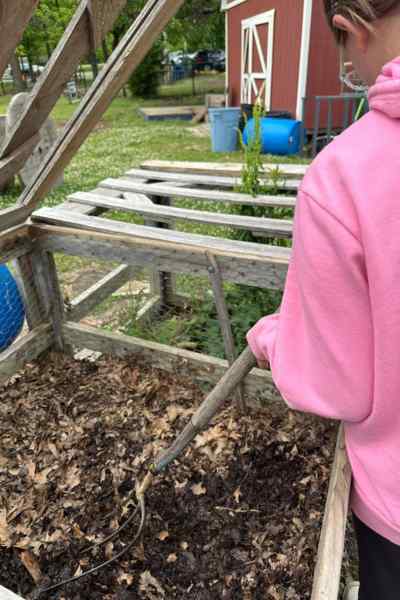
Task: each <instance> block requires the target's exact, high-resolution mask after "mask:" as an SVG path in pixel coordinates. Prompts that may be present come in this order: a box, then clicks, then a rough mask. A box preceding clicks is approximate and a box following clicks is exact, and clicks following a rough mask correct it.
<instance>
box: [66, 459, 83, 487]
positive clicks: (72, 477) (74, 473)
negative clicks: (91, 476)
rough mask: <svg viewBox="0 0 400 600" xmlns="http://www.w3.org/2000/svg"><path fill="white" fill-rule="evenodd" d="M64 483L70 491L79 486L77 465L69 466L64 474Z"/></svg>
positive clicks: (79, 479)
mask: <svg viewBox="0 0 400 600" xmlns="http://www.w3.org/2000/svg"><path fill="white" fill-rule="evenodd" d="M65 481H66V486H67V487H68V488H69V489H71V490H72V489H73V488H75V487H77V486H78V485H79V484H80V482H81V478H80V469H79V467H78V465H71V466H70V467H68V469H67V472H66V477H65Z"/></svg>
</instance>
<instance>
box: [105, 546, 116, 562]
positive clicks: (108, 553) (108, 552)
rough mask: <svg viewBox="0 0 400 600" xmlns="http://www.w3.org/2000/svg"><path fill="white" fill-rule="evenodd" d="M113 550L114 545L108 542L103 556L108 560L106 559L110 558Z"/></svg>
mask: <svg viewBox="0 0 400 600" xmlns="http://www.w3.org/2000/svg"><path fill="white" fill-rule="evenodd" d="M113 550H114V544H113V543H112V542H108V544H106V547H105V550H104V554H105V555H106V558H108V559H110V558H112V555H113Z"/></svg>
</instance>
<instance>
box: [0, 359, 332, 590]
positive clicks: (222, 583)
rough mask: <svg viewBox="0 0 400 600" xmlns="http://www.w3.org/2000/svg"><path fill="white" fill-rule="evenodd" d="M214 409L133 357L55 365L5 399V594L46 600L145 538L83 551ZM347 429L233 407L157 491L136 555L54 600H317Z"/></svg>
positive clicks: (36, 369) (1, 560) (279, 411)
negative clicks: (322, 542)
mask: <svg viewBox="0 0 400 600" xmlns="http://www.w3.org/2000/svg"><path fill="white" fill-rule="evenodd" d="M203 397H204V393H203V391H202V390H201V389H200V388H199V387H198V386H196V385H195V384H193V382H192V381H190V380H188V379H186V378H184V377H181V376H179V374H174V375H170V374H166V373H165V372H161V371H158V370H155V369H152V368H149V366H146V365H143V364H140V363H138V362H136V360H134V359H132V360H131V361H121V360H115V359H111V358H102V359H100V360H99V361H97V362H95V363H93V362H89V361H76V360H74V359H70V358H66V357H62V356H58V355H51V356H50V357H46V358H45V359H42V360H41V361H40V362H37V363H34V364H31V365H28V367H27V368H26V369H25V371H24V372H22V373H20V374H18V375H16V376H14V377H13V378H12V380H10V381H9V382H7V383H6V384H3V385H0V584H1V585H3V586H5V587H7V588H9V589H11V590H13V591H15V592H17V593H19V594H21V596H23V597H24V598H33V597H34V593H35V590H37V589H38V586H40V585H41V584H46V583H47V584H50V583H55V582H57V581H59V580H60V578H66V577H69V576H72V575H74V574H79V573H81V572H82V571H85V570H87V569H88V568H90V567H91V566H94V565H96V564H98V563H99V562H101V561H102V560H105V559H107V558H110V557H111V556H112V555H113V554H116V553H117V552H118V551H119V550H121V549H122V548H123V545H124V544H126V543H128V542H129V540H130V539H131V537H132V535H133V529H132V528H128V529H127V531H126V532H124V534H122V535H121V540H120V541H117V540H113V541H112V542H109V543H108V544H107V545H106V546H105V547H104V548H103V549H100V550H99V549H97V550H96V551H95V552H92V553H89V554H84V553H83V549H86V548H87V546H88V545H90V544H92V543H94V542H98V541H100V540H101V539H103V538H104V537H105V536H107V535H108V534H110V533H111V532H112V531H113V530H114V529H116V528H117V527H118V526H119V525H121V524H122V523H123V522H124V521H125V520H126V518H127V517H128V515H129V513H130V511H131V509H132V506H133V502H134V496H133V497H132V492H133V490H134V485H135V480H136V477H137V476H141V475H142V474H143V471H144V465H145V464H147V463H148V462H149V461H150V462H151V460H152V457H154V456H155V454H157V453H158V452H159V451H160V450H161V449H162V448H164V447H166V446H168V445H169V444H170V443H171V442H172V441H173V439H174V437H175V435H176V434H177V432H179V431H181V430H182V428H183V427H184V425H185V424H186V423H187V420H188V419H189V418H190V416H191V415H192V414H193V412H194V410H195V409H196V407H197V406H198V404H199V403H200V402H201V400H202V399H203ZM336 431H337V428H336V426H335V425H334V424H333V423H330V422H328V421H322V420H317V419H315V418H313V417H310V416H306V415H301V414H298V413H294V412H292V411H289V410H286V408H285V407H284V406H282V407H275V408H265V409H255V410H251V411H249V414H248V415H247V416H241V417H238V415H237V414H236V412H235V410H234V409H233V408H231V407H228V408H226V409H225V410H224V411H223V412H222V413H221V414H220V415H219V416H218V417H217V418H215V419H214V421H213V423H212V426H211V427H210V429H209V430H207V431H205V432H203V433H202V434H200V435H198V436H197V438H196V440H195V443H194V444H193V446H192V447H191V448H189V449H188V450H187V451H186V453H185V454H184V456H183V457H182V458H181V459H180V460H179V461H176V462H175V463H174V464H173V466H172V467H171V468H170V470H169V471H168V473H166V474H165V476H163V477H159V478H158V479H157V480H156V482H155V485H154V487H153V488H152V489H151V490H150V491H149V494H148V498H147V508H148V519H147V526H146V529H145V533H144V536H143V539H142V541H141V542H140V543H139V544H138V545H137V546H136V547H135V549H134V550H132V551H130V552H129V553H128V554H127V555H126V556H124V557H122V558H121V559H120V560H119V561H118V562H116V563H115V564H114V565H111V566H109V567H108V568H105V569H103V570H101V571H99V572H98V573H97V574H96V575H93V576H90V577H89V578H87V579H82V580H80V581H78V582H76V583H74V584H71V585H69V586H68V587H65V588H62V589H60V590H58V591H56V592H54V593H52V594H47V595H46V594H44V595H42V596H40V598H42V597H43V598H48V599H56V598H57V599H60V600H61V599H64V600H78V599H79V600H86V599H88V600H89V598H90V599H91V600H93V599H96V600H97V599H101V598H104V599H109V600H111V599H118V600H125V599H126V600H128V599H129V600H135V599H141V600H158V599H161V598H166V599H167V600H173V599H182V600H183V599H184V598H185V599H186V598H190V599H191V600H213V599H215V600H217V599H218V600H220V599H226V600H228V599H243V600H257V599H261V598H262V599H263V600H265V599H266V598H267V599H269V598H270V599H271V600H286V599H287V600H300V599H301V600H306V599H307V598H309V597H310V590H311V585H312V576H313V569H314V563H315V558H316V549H317V545H318V538H319V533H320V527H321V522H322V516H323V510H324V503H325V498H326V492H327V486H328V478H329V472H330V465H331V462H332V457H333V449H334V443H335V437H336Z"/></svg>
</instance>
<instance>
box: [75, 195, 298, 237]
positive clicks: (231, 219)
mask: <svg viewBox="0 0 400 600" xmlns="http://www.w3.org/2000/svg"><path fill="white" fill-rule="evenodd" d="M69 200H70V202H76V203H80V204H87V205H88V206H92V207H96V206H98V207H102V208H106V209H109V210H122V211H126V212H133V213H136V214H138V215H142V216H144V217H151V218H152V219H153V220H155V221H156V220H157V221H162V222H165V223H173V222H174V221H175V220H176V219H179V220H182V221H187V222H193V223H202V224H207V225H219V226H222V227H232V228H234V229H243V230H247V231H252V232H255V233H260V234H262V235H265V236H268V237H283V238H290V237H291V236H292V232H293V222H292V221H289V220H283V219H267V218H263V217H242V216H240V215H230V214H227V213H211V212H206V211H200V210H189V209H183V208H175V207H173V206H161V205H158V204H152V203H151V202H148V201H147V202H145V201H143V199H142V197H141V196H140V195H137V197H136V199H133V198H132V197H130V198H126V199H119V198H110V197H108V196H105V195H100V194H93V193H90V192H77V193H76V194H72V195H71V196H69ZM144 200H146V198H144Z"/></svg>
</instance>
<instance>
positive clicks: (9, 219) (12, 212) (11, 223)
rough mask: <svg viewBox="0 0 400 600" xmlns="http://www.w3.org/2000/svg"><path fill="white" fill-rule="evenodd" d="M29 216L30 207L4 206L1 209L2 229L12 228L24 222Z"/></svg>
mask: <svg viewBox="0 0 400 600" xmlns="http://www.w3.org/2000/svg"><path fill="white" fill-rule="evenodd" d="M28 217H29V209H27V208H24V207H22V206H19V207H17V208H14V207H10V208H3V210H0V231H5V230H6V229H11V227H15V226H16V225H22V223H23V222H24V221H25V220H26V219H27V218H28Z"/></svg>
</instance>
